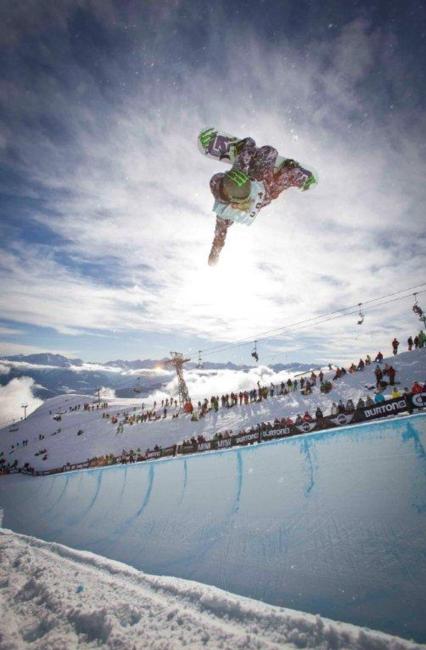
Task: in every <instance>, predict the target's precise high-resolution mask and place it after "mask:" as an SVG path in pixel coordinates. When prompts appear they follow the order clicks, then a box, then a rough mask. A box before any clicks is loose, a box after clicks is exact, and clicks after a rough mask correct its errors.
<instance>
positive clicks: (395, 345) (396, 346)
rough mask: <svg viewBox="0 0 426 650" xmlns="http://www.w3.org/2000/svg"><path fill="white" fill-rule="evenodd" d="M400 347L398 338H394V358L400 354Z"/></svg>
mask: <svg viewBox="0 0 426 650" xmlns="http://www.w3.org/2000/svg"><path fill="white" fill-rule="evenodd" d="M398 346H399V341H398V339H397V338H394V340H393V341H392V351H393V354H394V356H395V355H396V354H398Z"/></svg>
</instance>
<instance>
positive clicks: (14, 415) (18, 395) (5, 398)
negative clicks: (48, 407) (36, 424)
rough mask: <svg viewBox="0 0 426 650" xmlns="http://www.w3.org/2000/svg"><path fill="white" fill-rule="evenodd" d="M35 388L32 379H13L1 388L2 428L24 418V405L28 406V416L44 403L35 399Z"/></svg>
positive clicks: (0, 416) (0, 424)
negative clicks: (33, 389)
mask: <svg viewBox="0 0 426 650" xmlns="http://www.w3.org/2000/svg"><path fill="white" fill-rule="evenodd" d="M34 386H35V383H34V380H33V379H31V377H20V378H19V379H17V378H15V379H12V380H11V381H10V382H9V383H8V384H7V385H6V386H0V426H4V425H6V424H8V423H9V422H13V421H16V420H20V419H21V418H22V417H23V414H24V410H23V408H22V405H23V404H27V406H28V408H27V416H28V415H29V414H30V413H32V412H33V411H35V410H36V409H37V408H38V407H39V406H41V404H42V403H43V401H42V400H41V399H38V398H37V397H34V395H33V391H32V388H33V387H34Z"/></svg>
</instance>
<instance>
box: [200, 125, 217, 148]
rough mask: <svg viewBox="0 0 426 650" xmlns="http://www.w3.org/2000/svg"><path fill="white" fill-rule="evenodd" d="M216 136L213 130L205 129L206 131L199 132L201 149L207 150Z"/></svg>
mask: <svg viewBox="0 0 426 650" xmlns="http://www.w3.org/2000/svg"><path fill="white" fill-rule="evenodd" d="M216 135H217V131H215V130H214V129H207V130H206V131H201V133H200V137H199V139H200V143H201V146H202V147H203V149H207V147H208V146H209V144H210V142H211V141H212V140H214V138H215V137H216Z"/></svg>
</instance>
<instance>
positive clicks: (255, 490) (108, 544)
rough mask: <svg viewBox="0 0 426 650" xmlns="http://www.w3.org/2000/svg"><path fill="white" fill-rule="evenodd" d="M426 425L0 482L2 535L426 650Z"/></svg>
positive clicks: (405, 420) (364, 429) (406, 421)
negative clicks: (8, 532)
mask: <svg viewBox="0 0 426 650" xmlns="http://www.w3.org/2000/svg"><path fill="white" fill-rule="evenodd" d="M425 443H426V415H413V416H411V417H401V418H395V419H390V420H385V421H381V422H376V423H369V424H363V425H357V426H351V427H346V428H342V429H334V430H328V431H321V432H317V433H311V434H308V435H302V436H299V437H294V438H289V439H283V440H278V441H274V442H266V443H263V444H260V445H257V446H252V447H241V448H238V447H236V448H232V449H231V450H229V451H216V452H209V453H206V454H204V455H201V454H199V455H193V456H188V457H177V458H174V459H173V458H172V459H163V460H160V461H154V462H145V463H138V464H134V465H128V466H122V465H116V466H111V467H106V468H96V469H90V470H80V471H74V472H68V473H64V474H56V475H52V476H47V477H37V478H33V477H29V476H20V475H11V476H5V477H2V478H1V480H0V506H2V507H3V508H4V525H5V527H7V528H10V529H12V530H14V531H15V532H19V533H24V534H29V535H33V536H35V537H39V538H42V539H45V540H50V541H55V542H59V543H62V544H66V545H69V546H72V547H74V548H79V549H84V550H90V551H92V552H95V553H98V554H100V555H103V556H106V557H109V558H112V559H115V560H119V561H122V562H125V563H126V564H129V565H131V566H134V567H136V568H138V569H141V570H143V571H146V572H148V573H154V574H156V575H169V576H170V575H173V576H176V577H181V578H186V579H191V580H197V581H199V582H203V583H207V584H212V585H215V586H217V587H220V588H222V589H225V590H227V591H231V592H234V593H238V594H241V595H244V596H248V597H251V598H256V599H257V600H262V601H266V602H268V603H270V604H274V605H280V606H284V607H291V608H294V609H297V610H299V611H306V612H310V613H312V614H317V613H318V614H320V615H321V616H327V617H328V618H331V619H334V620H340V621H345V622H349V623H353V624H357V625H364V626H368V627H370V628H373V629H378V630H381V631H384V632H388V633H391V634H395V635H398V636H401V637H404V638H414V639H415V640H416V641H418V642H424V641H426V617H425V616H424V614H425V611H426V561H425V539H426V473H425V463H426V454H425Z"/></svg>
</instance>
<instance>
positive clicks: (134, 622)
mask: <svg viewBox="0 0 426 650" xmlns="http://www.w3.org/2000/svg"><path fill="white" fill-rule="evenodd" d="M0 551H1V554H2V564H1V566H0V585H1V590H0V609H1V611H2V632H1V635H0V636H1V638H0V648H1V649H2V650H6V649H7V650H9V649H11V648H24V647H31V648H39V649H41V648H61V649H62V650H71V648H77V647H79V648H80V647H85V648H88V647H99V646H101V647H103V648H111V649H114V650H118V649H120V648H129V649H130V648H133V649H134V650H137V649H142V648H151V649H153V650H154V649H157V650H160V649H161V650H172V649H173V650H179V649H180V648H193V649H194V648H206V649H207V650H208V649H209V648H210V649H211V650H216V649H217V648H222V650H238V649H241V650H259V648H265V649H267V648H268V649H270V650H278V649H279V650H295V649H296V648H301V647H303V648H307V649H309V648H312V649H315V650H322V649H323V650H326V649H329V648H331V647H332V648H334V650H340V649H341V650H343V649H344V650H417V649H418V648H420V646H418V645H417V644H415V643H413V642H410V641H405V640H403V639H399V638H396V637H390V636H388V635H386V634H382V633H380V632H373V631H371V630H367V629H362V628H358V627H355V626H353V625H348V624H344V623H337V622H335V621H330V620H328V619H325V618H321V617H320V616H312V615H310V614H304V613H302V612H297V611H294V610H291V609H283V608H279V607H273V606H271V605H266V604H264V603H260V602H258V601H254V600H250V599H248V598H242V597H239V596H235V595H233V594H230V593H227V592H225V591H222V590H220V589H216V588H215V587H209V586H207V585H202V584H200V583H196V582H190V581H187V580H181V579H177V578H164V577H161V578H159V577H154V576H150V575H147V574H144V573H142V572H140V571H137V570H136V569H132V568H131V567H129V566H127V565H125V564H122V563H119V562H114V561H113V560H107V559H106V558H102V557H100V556H97V555H94V554H93V553H85V552H82V551H75V550H73V549H70V548H67V547H66V546H61V545H59V544H48V543H46V542H42V541H41V540H38V539H35V538H33V537H26V536H21V535H15V534H13V533H12V532H11V531H7V530H1V531H0Z"/></svg>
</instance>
